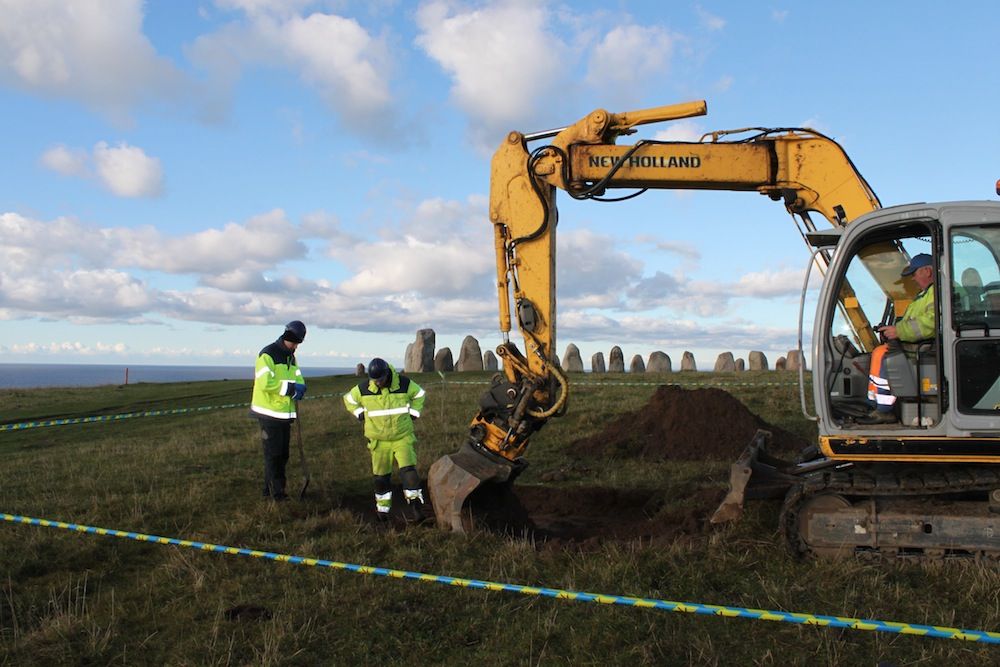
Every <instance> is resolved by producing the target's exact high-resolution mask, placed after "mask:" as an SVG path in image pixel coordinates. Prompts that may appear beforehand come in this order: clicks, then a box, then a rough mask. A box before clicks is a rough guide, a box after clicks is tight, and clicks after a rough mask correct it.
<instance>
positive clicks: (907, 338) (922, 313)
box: [858, 253, 936, 424]
mask: <svg viewBox="0 0 1000 667" xmlns="http://www.w3.org/2000/svg"><path fill="white" fill-rule="evenodd" d="M902 276H903V277H904V278H906V277H908V276H912V277H913V281H914V282H915V283H917V287H919V288H920V292H918V293H917V296H916V298H914V299H913V301H912V302H911V303H910V305H909V306H907V308H906V312H904V313H903V316H902V317H901V318H900V319H899V320H898V321H897V322H896V323H895V324H890V325H887V326H882V327H878V332H879V333H881V334H882V336H883V338H885V339H886V340H887V342H886V343H883V344H881V345H879V346H878V347H876V348H875V349H874V350H873V351H872V357H871V366H870V368H869V374H868V401H869V403H872V404H873V409H872V411H871V412H870V413H869V414H868V416H866V417H863V418H861V419H860V420H858V423H861V424H891V423H893V422H895V421H897V419H896V413H895V405H896V397H895V396H894V395H893V394H892V388H891V387H890V386H889V380H888V379H887V377H886V371H885V357H886V354H887V353H888V352H889V351H890V347H892V348H895V347H898V345H899V343H900V342H904V343H916V342H919V341H924V340H929V339H932V338H934V333H935V330H936V323H935V318H934V258H933V257H931V256H930V255H928V254H926V253H921V254H919V255H914V256H913V259H911V260H910V263H909V264H907V266H906V268H905V269H903V273H902Z"/></svg>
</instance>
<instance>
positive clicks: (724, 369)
mask: <svg viewBox="0 0 1000 667" xmlns="http://www.w3.org/2000/svg"><path fill="white" fill-rule="evenodd" d="M715 372H716V373H735V372H736V360H735V359H733V353H732V352H723V353H722V354H720V355H719V356H718V358H717V359H716V360H715Z"/></svg>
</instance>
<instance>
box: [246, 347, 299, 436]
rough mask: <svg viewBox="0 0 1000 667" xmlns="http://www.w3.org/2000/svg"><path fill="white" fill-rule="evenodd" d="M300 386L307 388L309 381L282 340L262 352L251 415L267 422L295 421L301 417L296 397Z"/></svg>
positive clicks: (257, 367)
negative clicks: (297, 411)
mask: <svg viewBox="0 0 1000 667" xmlns="http://www.w3.org/2000/svg"><path fill="white" fill-rule="evenodd" d="M296 383H298V384H305V383H306V380H305V378H304V377H302V371H300V370H299V367H298V366H296V365H295V354H293V353H292V351H291V350H289V349H288V348H287V347H285V343H284V342H283V341H282V340H281V339H280V338H279V339H278V340H276V341H274V342H273V343H271V344H270V345H268V346H267V347H265V348H264V349H263V350H261V351H260V355H259V356H258V357H257V365H256V367H255V368H254V374H253V397H252V398H251V400H250V413H251V414H252V415H253V416H254V417H262V418H264V419H268V418H270V419H279V420H282V421H291V420H292V419H295V418H296V416H297V415H296V413H295V401H294V400H293V399H292V395H293V394H294V393H295V384H296Z"/></svg>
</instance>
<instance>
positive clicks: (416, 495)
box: [403, 489, 424, 503]
mask: <svg viewBox="0 0 1000 667" xmlns="http://www.w3.org/2000/svg"><path fill="white" fill-rule="evenodd" d="M403 496H404V497H405V498H406V502H408V503H409V502H413V501H414V500H419V501H420V502H421V503H423V502H424V491H423V489H403Z"/></svg>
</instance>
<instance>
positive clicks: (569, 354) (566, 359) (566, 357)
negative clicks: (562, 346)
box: [563, 343, 583, 373]
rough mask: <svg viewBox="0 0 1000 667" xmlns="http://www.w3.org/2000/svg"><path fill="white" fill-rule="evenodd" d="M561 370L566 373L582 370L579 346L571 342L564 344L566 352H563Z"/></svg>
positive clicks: (580, 371)
mask: <svg viewBox="0 0 1000 667" xmlns="http://www.w3.org/2000/svg"><path fill="white" fill-rule="evenodd" d="M563 370H565V371H566V372H567V373H582V372H583V359H581V358H580V348H578V347H577V346H576V345H574V344H573V343H570V344H569V345H567V346H566V353H565V354H563Z"/></svg>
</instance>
